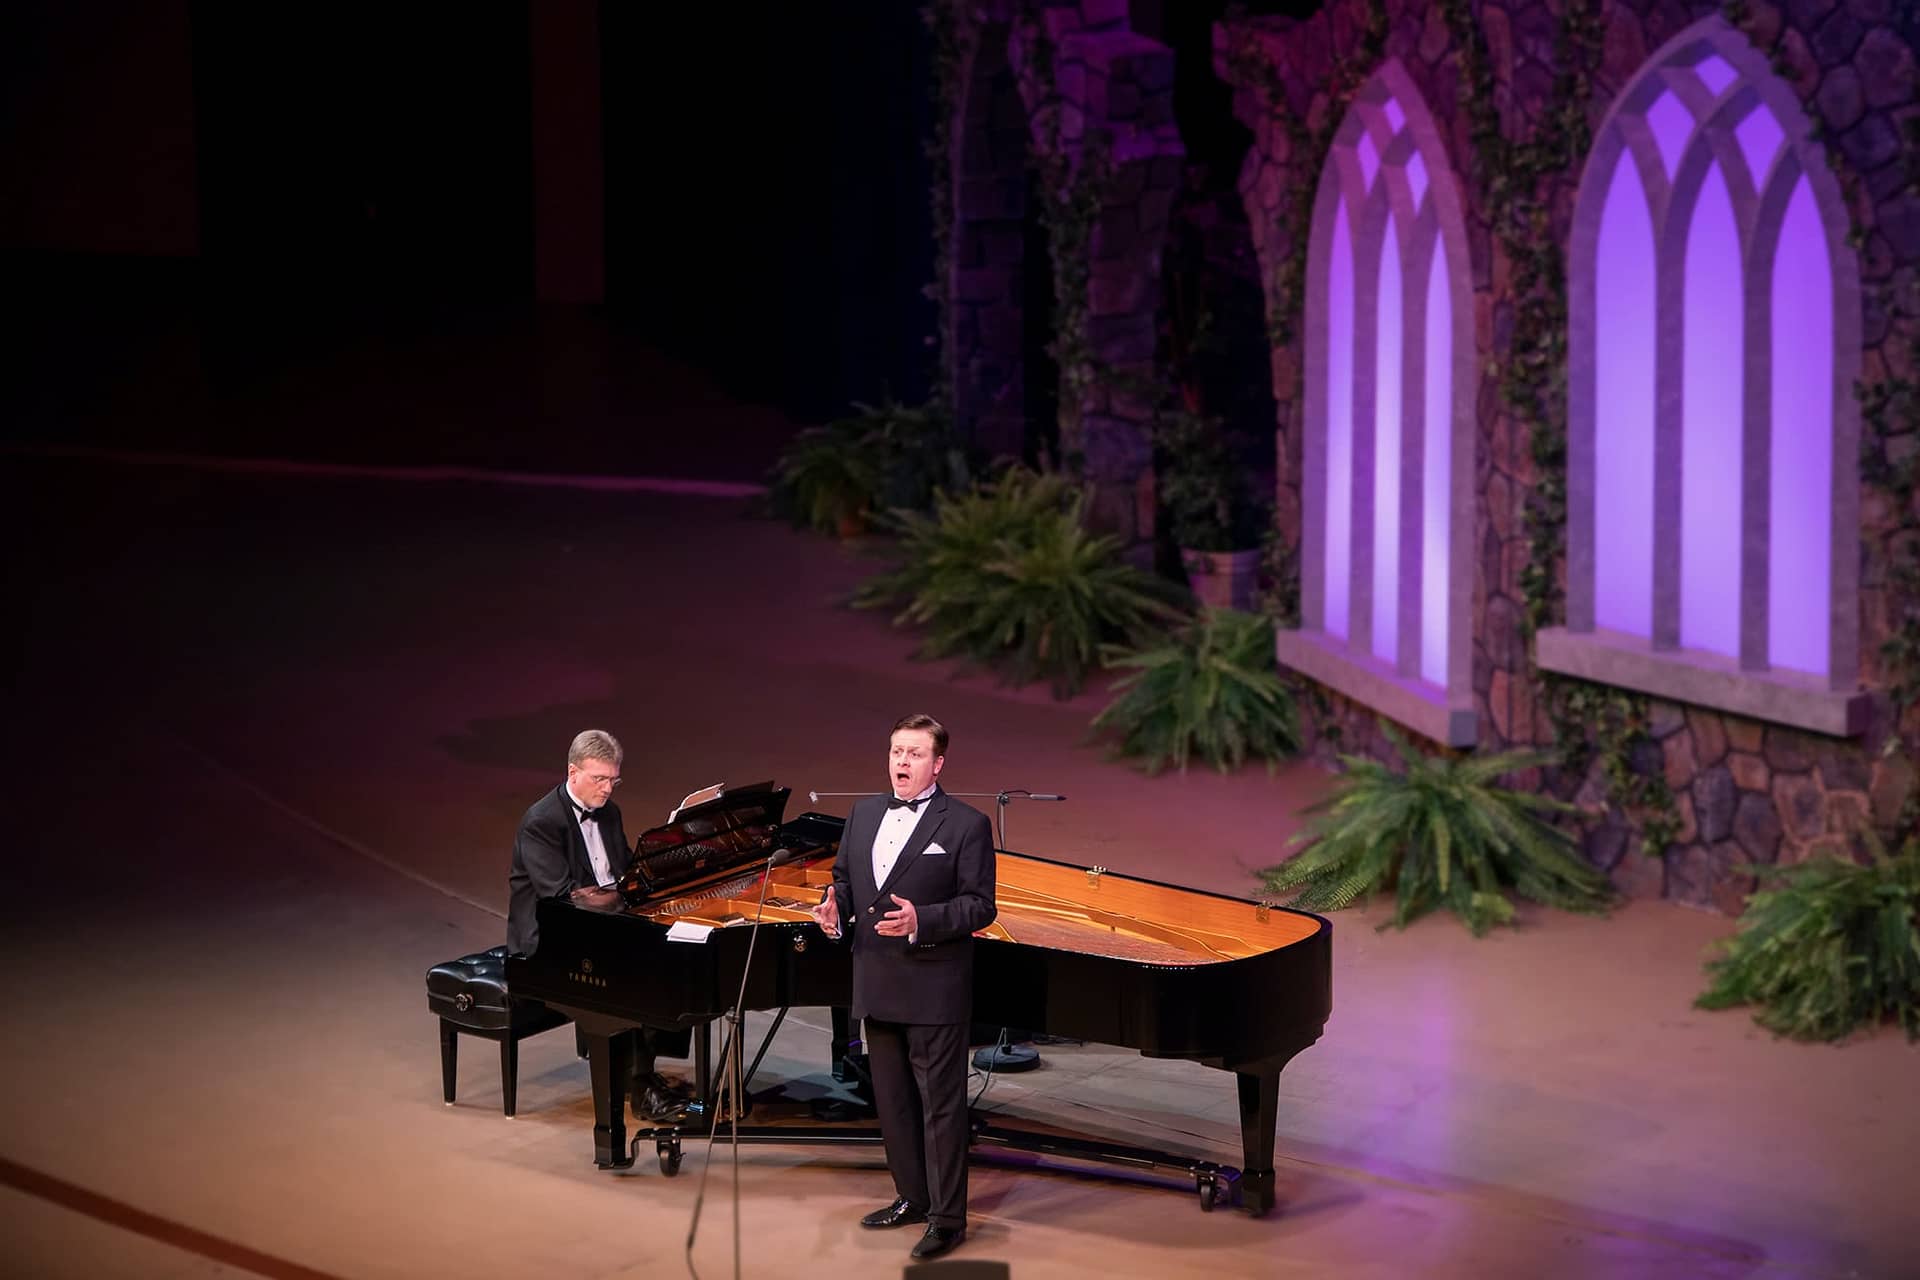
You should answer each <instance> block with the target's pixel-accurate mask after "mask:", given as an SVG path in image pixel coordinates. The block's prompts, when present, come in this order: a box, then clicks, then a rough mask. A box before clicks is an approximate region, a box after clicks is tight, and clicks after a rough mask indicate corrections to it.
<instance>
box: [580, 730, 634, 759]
mask: <svg viewBox="0 0 1920 1280" xmlns="http://www.w3.org/2000/svg"><path fill="white" fill-rule="evenodd" d="M626 755H627V753H626V752H624V751H622V750H621V749H620V739H618V738H616V737H614V736H613V735H612V734H610V733H608V732H607V731H606V730H605V729H582V730H581V731H580V732H579V733H578V734H576V735H575V736H574V739H573V745H572V746H570V747H568V748H567V763H568V764H585V763H586V762H587V761H589V760H611V761H613V762H614V764H616V765H618V764H619V763H620V762H621V761H622V760H624V759H625V758H626Z"/></svg>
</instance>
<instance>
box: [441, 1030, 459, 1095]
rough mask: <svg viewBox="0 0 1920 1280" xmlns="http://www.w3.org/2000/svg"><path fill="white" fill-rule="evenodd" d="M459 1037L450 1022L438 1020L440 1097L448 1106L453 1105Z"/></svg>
mask: <svg viewBox="0 0 1920 1280" xmlns="http://www.w3.org/2000/svg"><path fill="white" fill-rule="evenodd" d="M459 1035H460V1033H459V1032H458V1031H457V1030H455V1029H454V1025H453V1024H452V1023H451V1022H448V1021H447V1020H446V1019H445V1018H442V1019H440V1096H441V1097H443V1098H444V1099H446V1103H447V1105H448V1106H452V1105H453V1081H454V1077H455V1075H456V1074H457V1073H456V1072H455V1070H454V1066H455V1064H456V1063H457V1062H458V1061H459V1058H460V1041H459Z"/></svg>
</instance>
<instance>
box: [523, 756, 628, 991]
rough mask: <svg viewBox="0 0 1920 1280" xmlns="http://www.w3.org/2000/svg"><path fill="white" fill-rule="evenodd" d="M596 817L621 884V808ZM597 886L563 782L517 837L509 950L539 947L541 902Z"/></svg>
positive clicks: (536, 806) (535, 807)
mask: <svg viewBox="0 0 1920 1280" xmlns="http://www.w3.org/2000/svg"><path fill="white" fill-rule="evenodd" d="M594 817H595V819H596V821H598V822H599V823H600V843H601V844H603V845H605V846H606V847H607V865H608V866H609V867H611V868H612V869H613V874H614V877H615V878H616V879H618V878H619V876H620V873H621V872H623V871H625V870H626V869H627V860H628V856H629V851H628V849H627V832H626V829H625V828H624V827H622V826H621V825H620V806H619V805H617V804H614V803H613V802H612V801H608V802H607V803H606V804H604V805H602V806H600V809H599V811H598V812H597V813H596V814H595V815H594ZM598 883H600V882H599V881H598V880H597V879H595V878H594V874H593V863H592V861H590V860H589V859H588V857H587V840H586V837H585V836H583V835H581V834H580V824H579V823H578V822H575V821H574V820H573V801H572V800H570V799H569V798H568V797H567V784H566V783H564V782H563V783H561V784H560V785H559V786H557V787H555V788H554V789H553V790H551V791H549V792H547V794H546V795H544V796H541V797H540V798H539V799H538V800H536V801H534V802H533V804H532V805H531V806H530V807H529V808H528V809H527V811H526V813H524V814H522V815H521V817H520V830H519V831H517V832H515V833H514V837H513V868H512V870H510V871H509V872H508V873H507V950H509V951H511V952H514V953H515V954H517V955H532V954H533V951H534V948H535V947H537V946H539V945H540V925H539V922H538V921H537V920H535V919H534V913H533V908H534V904H535V903H537V902H538V901H540V899H542V898H558V897H560V896H561V895H563V894H567V893H571V892H573V891H574V890H575V889H578V888H580V887H581V886H583V885H590V884H598Z"/></svg>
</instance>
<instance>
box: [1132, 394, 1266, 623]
mask: <svg viewBox="0 0 1920 1280" xmlns="http://www.w3.org/2000/svg"><path fill="white" fill-rule="evenodd" d="M1154 446H1155V453H1156V455H1157V457H1158V466H1157V468H1156V480H1157V482H1158V483H1157V488H1158V491H1159V492H1158V498H1159V503H1160V508H1161V510H1162V511H1163V512H1164V513H1165V515H1166V521H1167V529H1168V534H1169V536H1170V537H1171V539H1172V541H1173V545H1174V546H1175V547H1176V548H1178V549H1179V553H1180V564H1181V566H1182V567H1183V568H1184V569H1185V570H1186V573H1187V584H1188V585H1189V586H1190V587H1191V588H1192V589H1193V594H1194V595H1195V597H1197V598H1198V599H1199V601H1200V602H1201V603H1202V604H1204V605H1208V606H1211V607H1213V608H1216V609H1240V610H1249V609H1251V608H1252V607H1253V593H1254V587H1255V585H1256V582H1257V580H1258V577H1259V572H1260V537H1261V533H1262V531H1263V529H1264V527H1265V525H1266V513H1265V509H1264V508H1263V506H1262V505H1261V504H1260V503H1259V502H1257V501H1256V500H1255V499H1254V497H1253V494H1252V492H1251V491H1250V490H1249V489H1248V487H1247V483H1246V474H1245V471H1244V469H1243V468H1242V467H1241V465H1240V460H1239V458H1238V457H1236V456H1235V453H1234V449H1233V446H1232V444H1231V442H1230V441H1229V439H1228V437H1227V434H1226V432H1225V430H1224V429H1223V428H1222V425H1221V423H1220V420H1219V419H1218V418H1214V417H1209V416H1206V415H1204V414H1200V413H1197V412H1195V411H1193V410H1191V409H1188V408H1186V407H1184V406H1182V407H1178V408H1173V409H1167V410H1163V411H1161V413H1160V414H1159V415H1158V417H1157V418H1156V420H1155V427H1154Z"/></svg>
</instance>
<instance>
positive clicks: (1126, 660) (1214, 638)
mask: <svg viewBox="0 0 1920 1280" xmlns="http://www.w3.org/2000/svg"><path fill="white" fill-rule="evenodd" d="M1103 660H1104V662H1105V663H1106V665H1107V666H1108V667H1110V668H1120V669H1125V670H1129V671H1130V672H1131V674H1129V675H1127V676H1124V677H1122V678H1121V679H1120V680H1119V681H1118V682H1117V683H1116V684H1115V686H1114V689H1115V691H1116V692H1117V693H1118V694H1119V696H1118V697H1116V698H1115V699H1114V700H1113V701H1112V702H1111V703H1109V704H1108V705H1107V708H1106V710H1104V711H1102V712H1101V713H1100V714H1099V715H1097V716H1095V717H1094V720H1093V729H1094V731H1095V732H1096V733H1098V732H1102V731H1105V732H1110V733H1114V734H1117V735H1118V736H1119V741H1118V742H1117V743H1116V745H1115V747H1114V754H1116V755H1121V756H1137V757H1140V760H1141V765H1142V767H1143V768H1145V769H1146V771H1147V772H1148V773H1150V774H1151V773H1158V772H1160V770H1162V769H1164V768H1166V767H1168V766H1169V765H1171V766H1172V767H1174V768H1176V769H1179V770H1180V771H1181V772H1182V773H1184V772H1186V768H1187V761H1188V760H1189V759H1190V758H1191V757H1193V756H1199V757H1200V758H1201V759H1202V760H1205V761H1206V762H1207V763H1208V764H1211V765H1212V766H1213V767H1214V768H1216V769H1219V770H1220V771H1221V772H1223V773H1224V772H1227V771H1229V770H1232V769H1237V768H1239V767H1240V766H1241V765H1242V764H1244V763H1245V762H1246V760H1247V758H1248V757H1249V756H1257V757H1259V758H1261V759H1264V760H1265V761H1267V766H1268V768H1272V766H1273V764H1274V762H1275V761H1278V760H1282V759H1285V758H1286V757H1287V756H1289V755H1292V754H1293V753H1294V752H1296V751H1298V750H1299V749H1300V729H1299V722H1298V720H1297V718H1296V717H1295V714H1294V703H1293V698H1292V696H1291V694H1290V692H1289V690H1288V689H1287V686H1286V684H1285V682H1283V681H1282V680H1281V679H1280V674H1279V672H1278V671H1277V670H1275V667H1274V660H1273V620H1272V619H1270V618H1266V617H1263V616H1261V615H1259V614H1251V613H1239V612H1237V611H1235V610H1232V609H1208V610H1206V611H1204V612H1203V613H1202V614H1201V615H1200V616H1199V617H1197V618H1195V619H1194V620H1193V621H1192V622H1190V623H1188V624H1187V625H1185V626H1184V627H1181V628H1180V629H1179V630H1178V631H1176V632H1174V634H1173V635H1172V636H1170V637H1169V638H1168V639H1167V641H1166V642H1165V643H1164V644H1161V645H1158V646H1156V647H1154V648H1150V649H1136V650H1132V651H1127V650H1122V649H1119V648H1117V647H1115V648H1110V649H1109V650H1107V651H1106V653H1105V654H1104V655H1103Z"/></svg>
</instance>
